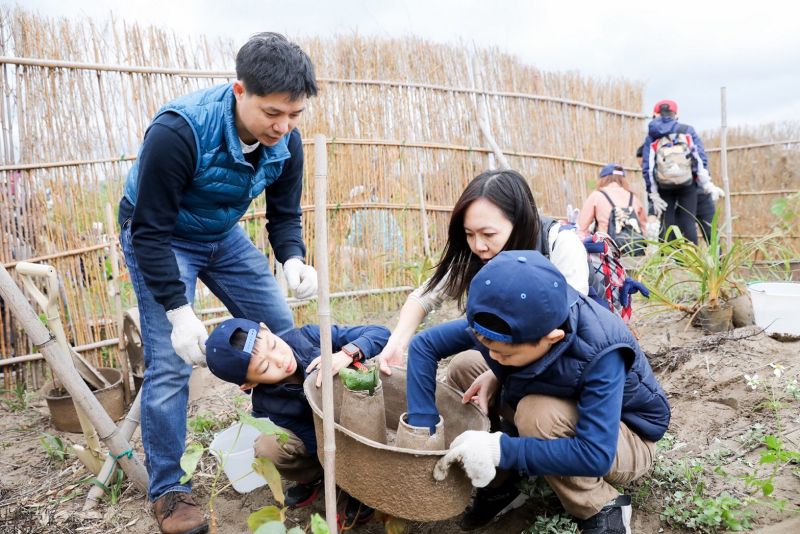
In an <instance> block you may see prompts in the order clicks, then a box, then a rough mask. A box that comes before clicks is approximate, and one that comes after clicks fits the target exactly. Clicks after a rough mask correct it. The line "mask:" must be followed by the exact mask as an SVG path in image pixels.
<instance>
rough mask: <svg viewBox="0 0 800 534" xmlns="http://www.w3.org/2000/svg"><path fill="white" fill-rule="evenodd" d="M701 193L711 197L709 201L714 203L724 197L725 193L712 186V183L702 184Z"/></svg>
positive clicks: (719, 188)
mask: <svg viewBox="0 0 800 534" xmlns="http://www.w3.org/2000/svg"><path fill="white" fill-rule="evenodd" d="M703 193H705V194H707V195H711V200H712V201H714V202H716V201H717V200H719V199H720V198H722V197H724V196H725V191H723V189H722V188H721V187H717V186H716V185H714V182H706V183H704V184H703Z"/></svg>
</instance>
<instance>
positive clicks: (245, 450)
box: [208, 423, 267, 493]
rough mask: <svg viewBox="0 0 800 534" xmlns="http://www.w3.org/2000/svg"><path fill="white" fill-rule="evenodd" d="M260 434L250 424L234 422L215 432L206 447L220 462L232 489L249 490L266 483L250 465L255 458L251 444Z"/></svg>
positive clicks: (242, 491)
mask: <svg viewBox="0 0 800 534" xmlns="http://www.w3.org/2000/svg"><path fill="white" fill-rule="evenodd" d="M260 435H261V433H260V432H259V431H258V430H256V429H255V428H253V427H252V426H250V425H243V424H241V423H236V424H234V425H233V426H232V427H230V428H227V429H225V430H223V431H222V432H219V433H217V434H215V435H214V439H213V440H212V441H211V445H209V447H208V448H209V450H210V451H211V454H213V455H214V456H215V457H216V458H217V461H219V462H221V463H222V470H223V471H224V472H225V475H226V476H227V477H228V480H230V481H231V485H232V486H233V489H235V490H236V491H238V492H239V493H248V492H251V491H253V490H254V489H256V488H260V487H261V486H263V485H265V484H266V483H267V481H266V480H264V478H263V477H262V476H261V475H259V474H258V473H256V472H255V471H253V467H252V465H253V459H254V458H255V449H254V448H253V445H254V444H255V442H256V439H258V436H260Z"/></svg>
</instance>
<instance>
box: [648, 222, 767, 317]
mask: <svg viewBox="0 0 800 534" xmlns="http://www.w3.org/2000/svg"><path fill="white" fill-rule="evenodd" d="M718 223H719V217H718V214H717V215H715V216H714V219H713V221H712V223H711V232H710V235H709V241H708V243H702V242H701V243H699V244H696V243H692V242H691V241H689V240H688V239H686V238H685V237H683V236H682V235H681V233H680V230H678V229H677V228H676V227H671V228H670V229H669V230H668V232H667V240H666V241H663V242H651V244H652V245H654V246H655V252H654V253H653V254H652V255H651V256H650V258H649V259H648V261H647V262H645V265H644V267H643V268H642V277H643V280H644V282H645V285H647V287H648V289H650V294H651V295H650V300H651V301H654V302H656V303H658V304H661V305H665V306H668V307H670V308H673V309H677V310H680V311H683V312H686V313H689V314H693V315H694V314H696V313H697V312H698V311H699V310H700V308H701V307H703V306H707V307H708V308H710V309H718V308H719V307H720V306H721V305H722V304H723V303H725V302H726V301H728V300H730V299H731V298H733V297H736V296H738V295H741V294H743V293H744V291H745V283H744V280H743V279H742V276H741V272H742V270H743V268H745V267H746V266H748V265H750V264H751V263H752V258H753V257H754V256H755V254H756V253H757V252H763V251H766V250H770V249H772V248H777V247H779V244H778V243H777V241H776V238H777V235H776V234H770V235H767V236H764V237H761V238H758V239H755V240H752V241H735V242H733V244H732V245H731V246H730V247H728V246H727V245H726V244H725V243H724V241H723V239H722V235H721V234H720V231H719V224H718ZM677 289H680V291H676V290H677Z"/></svg>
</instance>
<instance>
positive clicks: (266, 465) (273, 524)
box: [180, 411, 328, 534]
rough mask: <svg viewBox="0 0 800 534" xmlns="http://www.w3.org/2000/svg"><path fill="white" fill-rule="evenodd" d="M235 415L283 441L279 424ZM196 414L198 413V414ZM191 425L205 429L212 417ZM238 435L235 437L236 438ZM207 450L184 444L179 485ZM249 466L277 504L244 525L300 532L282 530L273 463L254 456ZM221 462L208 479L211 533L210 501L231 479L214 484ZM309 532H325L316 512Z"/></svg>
mask: <svg viewBox="0 0 800 534" xmlns="http://www.w3.org/2000/svg"><path fill="white" fill-rule="evenodd" d="M237 414H238V416H239V423H240V424H242V425H250V426H252V427H254V428H256V429H257V430H258V431H260V432H261V433H262V434H265V435H268V436H277V438H278V441H279V442H281V443H286V441H287V440H288V439H289V436H288V435H287V434H286V432H284V431H283V430H282V429H281V428H280V427H278V426H277V425H275V424H274V423H273V422H271V421H269V420H263V419H256V418H255V417H253V416H251V415H249V414H247V413H244V412H242V411H237ZM199 415H200V414H198V416H199ZM195 419H196V420H195V425H197V426H198V427H200V428H202V429H203V430H202V431H203V432H205V431H206V430H207V429H208V428H209V426H208V425H210V423H209V420H211V419H212V418H209V417H201V418H200V419H197V418H195ZM238 438H239V436H238V435H237V436H236V439H237V440H238ZM207 451H209V449H208V448H207V447H204V446H203V444H202V443H199V442H192V443H190V444H189V445H187V446H186V449H185V450H184V453H183V456H181V460H180V464H181V469H183V471H184V474H183V476H182V477H181V479H180V483H181V484H185V483H186V482H188V481H189V480H191V479H192V477H193V476H194V475H195V472H196V471H197V466H198V465H199V463H200V460H201V459H202V457H203V455H204V453H205V452H207ZM252 469H253V471H254V472H256V473H258V474H259V475H260V476H261V477H262V478H264V480H265V481H266V482H267V485H268V486H269V488H270V490H271V491H272V496H273V498H274V499H275V501H276V502H277V503H278V504H277V505H272V504H271V505H267V506H264V507H263V508H260V509H258V510H256V511H255V512H253V513H251V514H250V515H249V516H248V517H247V526H248V528H249V529H250V530H251V531H252V532H254V533H257V534H299V533H302V532H304V531H303V529H301V528H299V527H293V528H291V529H289V530H287V529H286V526H285V525H284V521H285V520H286V507H285V506H284V499H285V498H284V493H283V484H282V483H281V476H280V473H279V472H278V470H277V468H276V467H275V465H274V464H273V463H272V462H271V461H270V460H269V459H268V458H255V459H254V460H253V464H252ZM222 472H223V471H222V463H221V462H216V468H215V472H214V475H213V477H212V482H211V491H210V493H211V496H210V497H209V499H208V509H209V516H210V523H211V524H210V528H211V532H212V533H216V532H217V518H216V514H215V511H214V501H215V499H216V497H217V495H219V494H220V493H221V492H222V491H224V490H225V489H227V488H228V487H229V486H231V484H232V481H229V482H228V483H227V484H224V485H222V486H218V484H219V479H220V476H221V475H222ZM311 531H312V533H314V534H322V533H327V532H328V527H327V525H326V523H325V521H324V520H322V518H321V517H319V515H318V514H314V516H312V518H311Z"/></svg>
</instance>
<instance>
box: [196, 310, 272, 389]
mask: <svg viewBox="0 0 800 534" xmlns="http://www.w3.org/2000/svg"><path fill="white" fill-rule="evenodd" d="M260 328H261V326H260V325H259V324H258V323H257V322H255V321H250V320H248V319H228V320H227V321H225V322H224V323H222V324H220V325H219V326H218V327H216V328H215V329H214V331H213V332H211V335H210V336H208V339H207V340H206V364H208V370H209V371H211V372H212V373H213V374H214V376H216V377H217V378H221V379H222V380H225V381H226V382H231V383H233V384H236V385H237V386H241V385H242V384H244V383H245V382H246V381H247V368H248V367H249V365H250V358H251V357H252V355H253V347H255V345H256V336H257V335H258V331H259V329H260ZM239 330H241V331H243V332H245V333H247V340H246V341H245V344H244V347H242V348H241V349H237V348H236V347H234V346H233V345H231V338H233V335H234V334H235V333H236V332H238V331H239Z"/></svg>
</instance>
